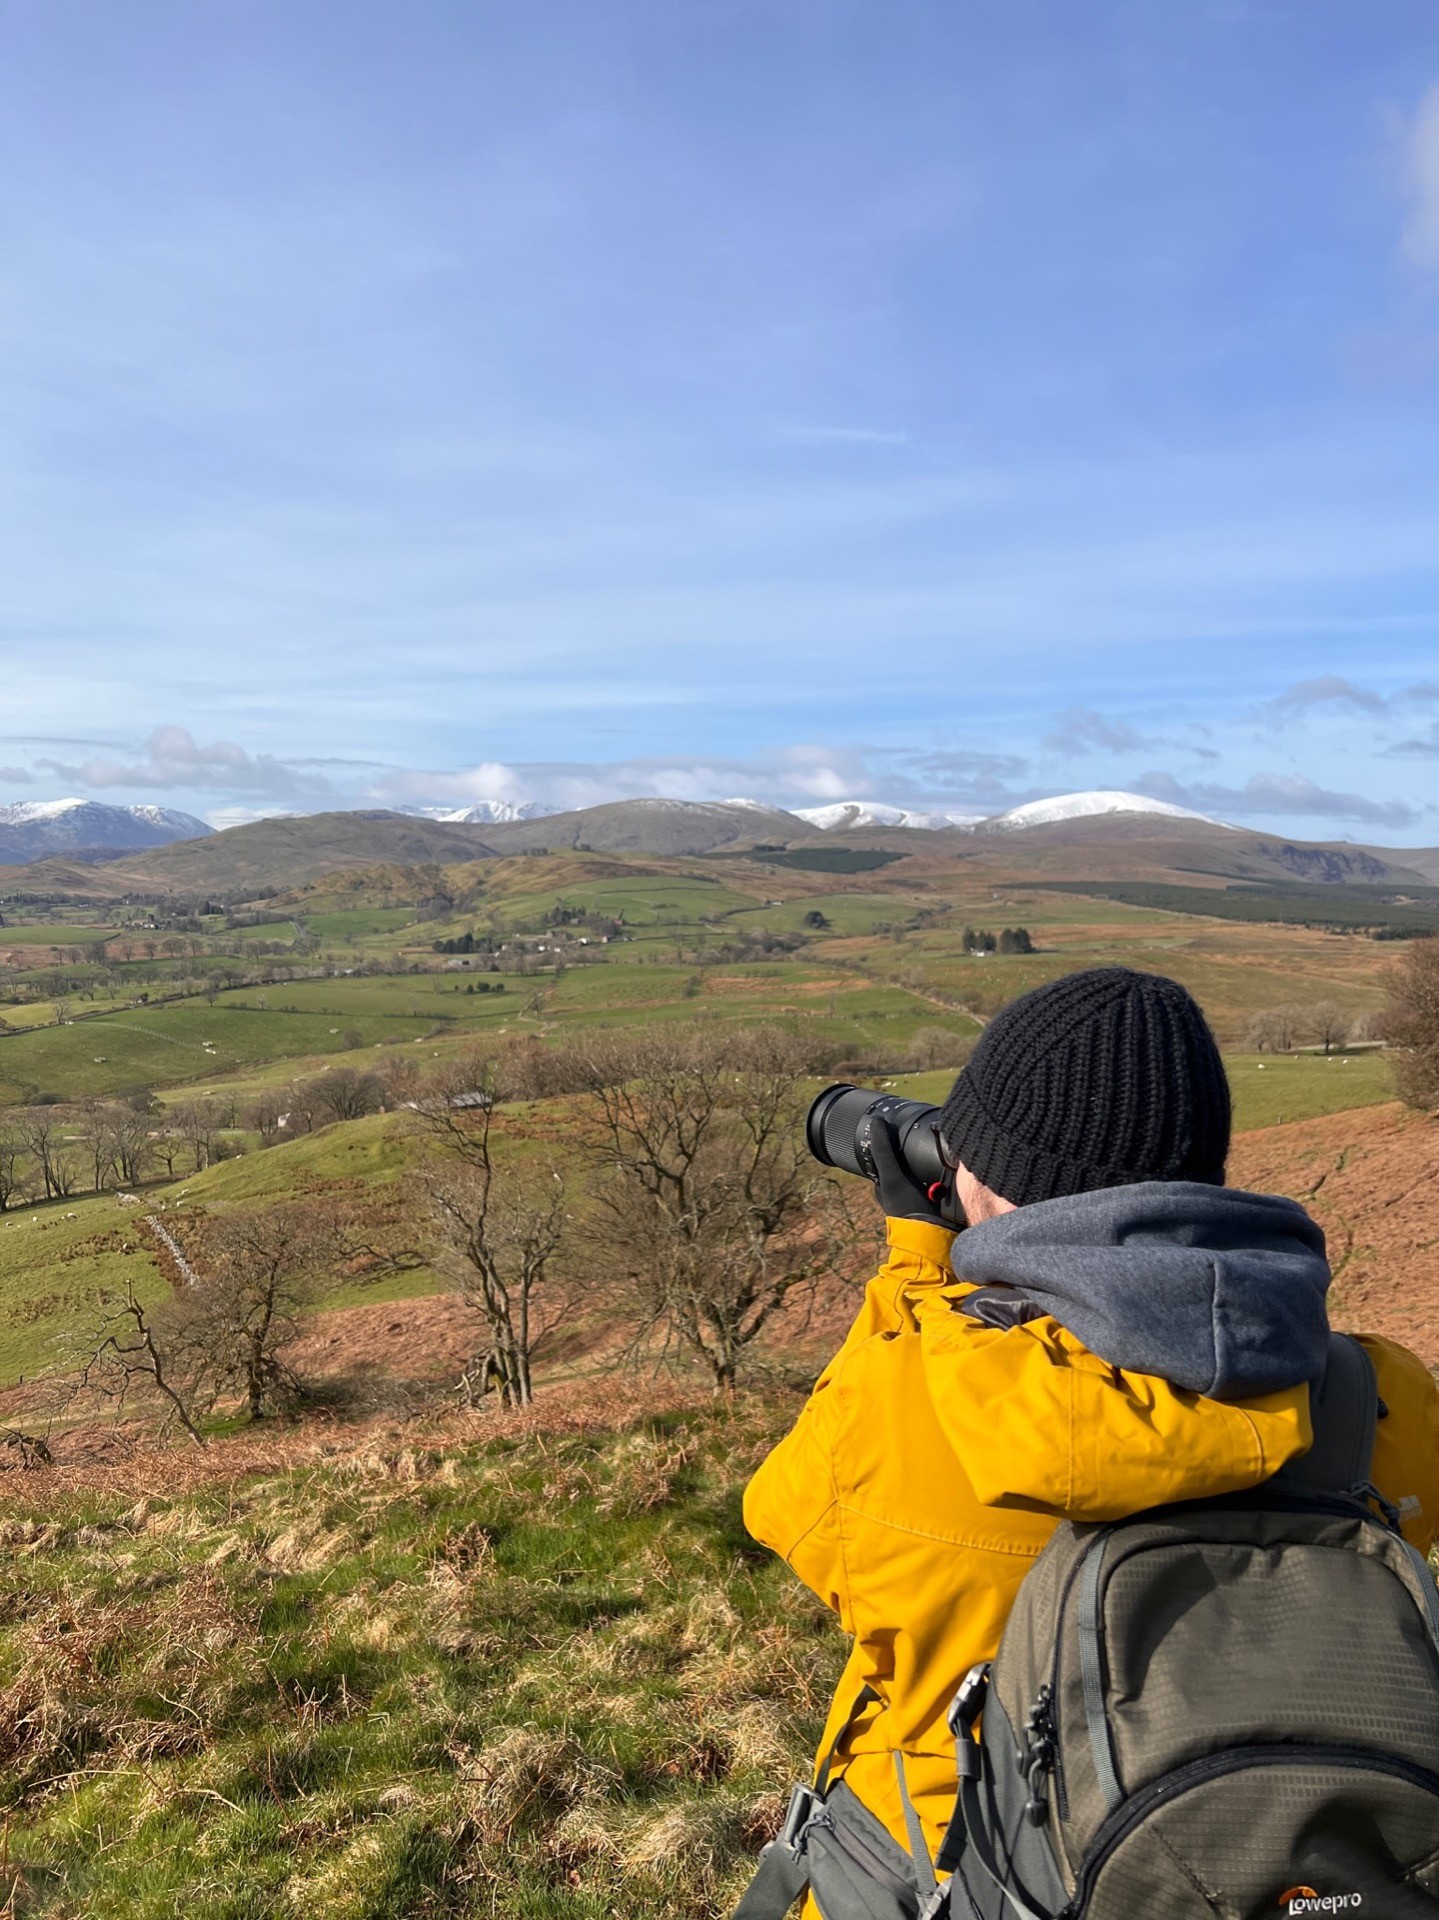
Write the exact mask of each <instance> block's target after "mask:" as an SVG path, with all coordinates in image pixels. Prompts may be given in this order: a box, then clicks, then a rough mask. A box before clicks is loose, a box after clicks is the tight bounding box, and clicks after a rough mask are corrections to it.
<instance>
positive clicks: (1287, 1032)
mask: <svg viewBox="0 0 1439 1920" xmlns="http://www.w3.org/2000/svg"><path fill="white" fill-rule="evenodd" d="M1304 1020H1305V1010H1304V1008H1303V1007H1294V1006H1282V1007H1264V1008H1261V1010H1260V1011H1259V1012H1258V1013H1255V1014H1251V1015H1250V1018H1249V1024H1248V1026H1247V1028H1246V1029H1245V1040H1246V1042H1247V1044H1248V1046H1249V1049H1250V1051H1251V1052H1252V1053H1292V1052H1293V1050H1294V1045H1295V1042H1296V1041H1297V1040H1298V1038H1299V1034H1300V1032H1301V1030H1302V1028H1303V1026H1304Z"/></svg>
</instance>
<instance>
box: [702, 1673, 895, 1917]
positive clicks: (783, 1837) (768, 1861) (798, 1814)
mask: <svg viewBox="0 0 1439 1920" xmlns="http://www.w3.org/2000/svg"><path fill="white" fill-rule="evenodd" d="M878 1699H879V1695H878V1694H877V1693H876V1692H875V1690H874V1688H873V1687H871V1686H864V1687H861V1688H860V1690H859V1692H858V1693H857V1694H856V1696H855V1700H854V1704H853V1706H852V1707H851V1708H850V1710H849V1712H848V1713H847V1714H846V1715H845V1716H844V1719H843V1720H842V1721H841V1722H840V1728H839V1731H838V1733H836V1735H835V1736H834V1738H833V1740H831V1741H830V1743H829V1745H828V1746H827V1747H826V1748H825V1750H824V1752H823V1754H822V1755H821V1756H820V1761H819V1765H818V1767H817V1768H816V1769H815V1776H814V1785H813V1786H812V1787H806V1786H798V1787H795V1788H793V1789H792V1791H791V1793H790V1796H789V1810H788V1812H787V1813H786V1814H785V1817H784V1824H783V1825H782V1826H781V1828H780V1830H779V1832H778V1833H777V1834H776V1835H775V1837H774V1839H773V1840H771V1841H770V1843H769V1845H768V1846H767V1847H765V1848H764V1849H763V1850H762V1851H761V1853H760V1857H759V1865H758V1866H757V1867H756V1868H755V1874H754V1878H753V1880H751V1881H750V1883H749V1885H748V1887H746V1889H745V1891H744V1896H743V1898H742V1899H741V1900H740V1903H739V1905H738V1906H737V1907H736V1908H735V1910H734V1913H733V1914H732V1915H731V1916H730V1920H784V1916H785V1915H786V1914H787V1913H788V1912H789V1910H790V1908H791V1907H792V1906H793V1905H794V1903H795V1901H796V1900H798V1899H799V1897H800V1895H801V1894H802V1893H803V1892H804V1890H805V1888H806V1887H807V1886H808V1885H809V1865H808V1863H807V1861H806V1859H805V1850H806V1843H807V1840H808V1836H809V1826H810V1822H811V1821H812V1820H813V1819H814V1818H815V1816H816V1815H817V1814H819V1813H821V1812H822V1811H823V1809H824V1796H825V1794H826V1793H827V1792H828V1790H829V1775H830V1768H831V1767H832V1766H833V1765H834V1757H835V1755H836V1753H838V1751H839V1746H840V1742H841V1741H842V1740H843V1739H844V1737H845V1735H846V1734H847V1733H848V1732H849V1730H850V1728H851V1727H852V1726H853V1725H854V1722H855V1718H856V1716H857V1715H859V1714H861V1713H863V1711H864V1709H865V1708H866V1707H867V1706H870V1705H872V1704H873V1702H874V1701H876V1700H878ZM902 1779H903V1776H901V1780H902ZM901 1792H903V1786H902V1785H901ZM926 1857H928V1856H926Z"/></svg>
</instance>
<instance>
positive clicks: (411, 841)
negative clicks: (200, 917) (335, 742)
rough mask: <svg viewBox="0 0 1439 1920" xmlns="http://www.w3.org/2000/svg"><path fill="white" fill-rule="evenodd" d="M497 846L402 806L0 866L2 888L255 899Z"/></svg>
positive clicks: (466, 856) (477, 831) (481, 834)
mask: <svg viewBox="0 0 1439 1920" xmlns="http://www.w3.org/2000/svg"><path fill="white" fill-rule="evenodd" d="M491 851H492V849H491V848H490V846H489V844H488V841H487V838H486V833H485V831H484V830H482V829H481V828H479V827H472V826H465V825H461V824H459V823H458V822H452V821H441V820H425V819H421V818H417V817H416V816H414V815H411V814H403V813H386V812H363V813H310V814H300V815H295V816H286V817H283V818H277V819H273V820H256V821H253V822H251V823H250V824H249V825H248V826H243V827H230V828H227V829H226V831H225V832H223V833H216V834H211V835H209V836H208V837H207V838H205V839H203V840H186V841H180V842H177V843H175V844H174V845H171V846H166V847H159V848H156V849H155V850H154V851H153V852H150V853H142V854H137V855H133V856H125V857H123V858H121V859H119V860H115V861H112V862H109V863H107V864H106V865H105V866H103V867H98V868H94V869H87V868H83V867H81V868H77V867H76V866H75V865H74V864H73V863H70V862H56V861H39V862H37V863H36V864H35V865H34V866H29V867H24V868H21V869H17V870H14V871H12V872H10V873H0V891H8V890H9V889H10V888H11V887H13V888H15V889H17V890H18V889H21V888H23V889H25V890H26V891H29V892H35V893H40V892H45V891H47V890H52V891H53V892H54V893H56V894H58V895H78V896H80V897H83V898H87V899H120V898H123V897H125V896H126V895H133V896H138V897H139V898H141V899H159V898H166V897H170V898H173V897H183V898H190V899H199V898H201V897H204V896H209V897H210V898H213V899H220V900H239V899H252V898H254V897H255V896H256V895H257V894H258V893H260V892H261V891H263V890H266V889H269V890H273V889H277V888H282V887H294V886H299V885H301V884H303V883H304V882H305V881H307V880H314V879H318V878H319V877H320V876H321V875H322V874H326V873H333V872H336V871H338V870H343V869H344V868H347V867H362V866H376V865H381V864H385V863H393V864H395V865H398V866H417V865H421V864H425V863H428V862H432V861H442V860H449V861H461V860H477V859H482V858H484V857H485V856H486V855H487V854H489V853H490V852H491Z"/></svg>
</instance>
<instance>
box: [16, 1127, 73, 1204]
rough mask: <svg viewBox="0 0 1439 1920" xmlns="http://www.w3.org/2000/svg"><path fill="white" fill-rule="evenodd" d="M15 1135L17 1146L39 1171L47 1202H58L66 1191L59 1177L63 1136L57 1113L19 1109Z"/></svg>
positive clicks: (62, 1153)
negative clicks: (33, 1159)
mask: <svg viewBox="0 0 1439 1920" xmlns="http://www.w3.org/2000/svg"><path fill="white" fill-rule="evenodd" d="M15 1131H16V1134H17V1136H18V1138H19V1141H20V1144H21V1145H22V1146H23V1147H25V1148H26V1150H27V1151H28V1152H30V1153H31V1154H33V1155H34V1158H35V1163H36V1165H37V1166H38V1167H39V1169H40V1182H41V1186H42V1188H43V1190H44V1197H45V1198H46V1199H47V1200H56V1199H58V1198H59V1197H60V1196H61V1195H62V1194H63V1193H65V1192H66V1191H68V1189H67V1188H66V1187H65V1185H64V1184H63V1180H62V1175H61V1166H62V1161H63V1157H64V1148H63V1139H64V1136H63V1132H62V1129H61V1125H60V1115H59V1113H58V1111H57V1109H56V1108H54V1107H22V1108H21V1109H20V1110H19V1112H18V1113H17V1114H16V1116H15Z"/></svg>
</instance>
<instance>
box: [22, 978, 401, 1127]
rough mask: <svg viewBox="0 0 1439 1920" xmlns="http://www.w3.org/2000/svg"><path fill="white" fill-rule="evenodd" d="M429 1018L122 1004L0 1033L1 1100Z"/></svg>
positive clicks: (389, 1033) (184, 1072)
mask: <svg viewBox="0 0 1439 1920" xmlns="http://www.w3.org/2000/svg"><path fill="white" fill-rule="evenodd" d="M286 991H287V994H288V989H287V990H286ZM434 1021H435V1014H434V1013H433V1012H430V1011H428V1010H427V1011H426V1013H425V1014H424V1015H423V1016H415V1017H412V1016H408V1015H405V1014H401V1013H396V1014H394V1015H388V1014H387V1015H384V1016H378V1015H375V1014H366V1013H356V1014H354V1015H353V1016H352V1015H350V1014H348V1013H345V1014H343V1015H341V1014H324V1013H306V1012H297V1013H286V1012H284V1011H282V1010H280V1009H278V1008H272V1009H269V1010H265V1011H261V1010H258V1009H254V1010H251V1009H246V1008H243V1007H234V1006H225V1005H222V1004H220V1003H218V1002H217V1004H216V1005H215V1006H213V1007H210V1006H206V1005H205V1004H204V1003H203V1002H200V1001H183V1002H179V1003H176V1004H174V1005H170V1006H165V1007H153V1008H151V1007H127V1008H124V1009H123V1010H119V1011H116V1012H114V1013H102V1014H91V1015H87V1016H85V1017H84V1018H80V1019H77V1020H76V1021H75V1022H74V1024H73V1025H70V1026H63V1027H55V1026H50V1027H43V1028H40V1029H37V1030H35V1031H32V1032H26V1033H13V1034H0V1104H6V1105H11V1104H18V1103H22V1102H24V1101H25V1100H27V1099H34V1098H35V1097H36V1096H37V1095H38V1094H42V1093H43V1094H51V1095H56V1096H58V1097H60V1098H62V1099H65V1100H79V1099H82V1098H84V1097H85V1096H86V1095H88V1094H109V1093H115V1092H118V1091H119V1090H120V1089H121V1088H125V1087H135V1086H157V1085H183V1084H185V1083H187V1082H188V1083H193V1082H197V1081H203V1082H204V1083H205V1084H206V1085H207V1086H210V1085H212V1084H214V1083H215V1082H217V1081H219V1080H220V1079H222V1078H223V1077H224V1076H225V1075H227V1074H230V1073H234V1072H235V1071H237V1070H238V1069H241V1068H244V1067H247V1066H251V1065H253V1064H255V1063H257V1062H260V1061H266V1060H274V1059H280V1058H291V1057H294V1056H297V1055H311V1054H327V1053H338V1052H340V1051H341V1050H342V1049H343V1048H344V1045H345V1039H344V1035H345V1032H346V1030H348V1029H350V1028H353V1029H354V1030H355V1031H357V1032H358V1033H359V1035H360V1037H361V1041H362V1043H363V1044H367V1045H371V1046H373V1045H376V1044H378V1043H379V1042H380V1041H381V1040H384V1039H387V1038H390V1037H395V1038H400V1039H418V1038H421V1037H423V1035H424V1034H426V1033H427V1032H428V1031H429V1030H430V1028H431V1026H432V1025H433V1024H434Z"/></svg>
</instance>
